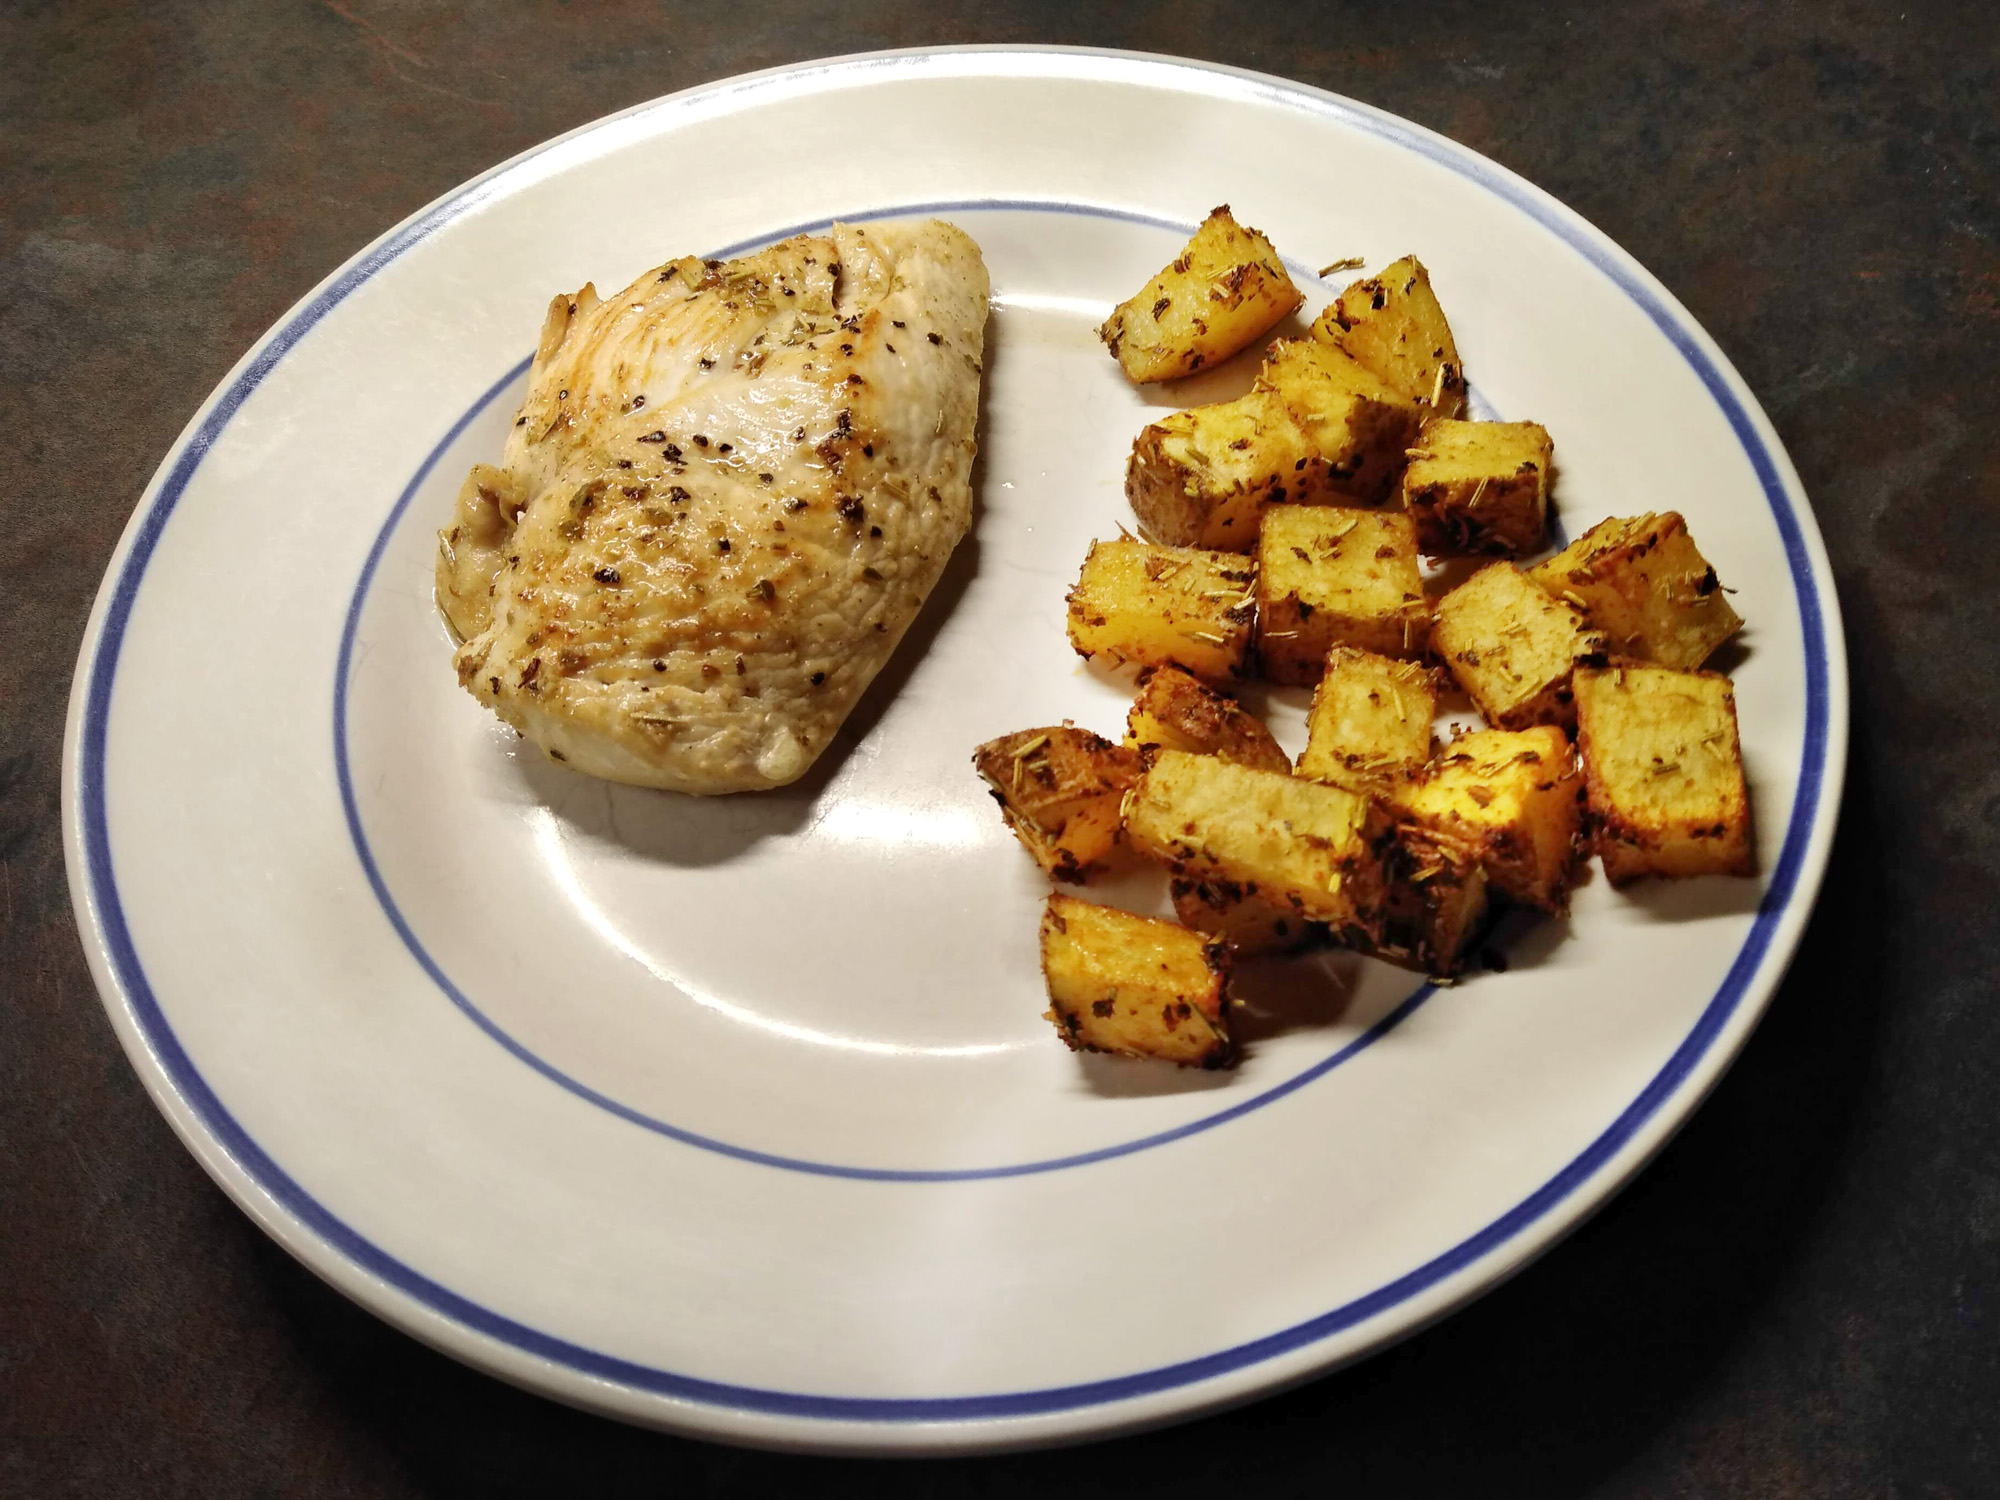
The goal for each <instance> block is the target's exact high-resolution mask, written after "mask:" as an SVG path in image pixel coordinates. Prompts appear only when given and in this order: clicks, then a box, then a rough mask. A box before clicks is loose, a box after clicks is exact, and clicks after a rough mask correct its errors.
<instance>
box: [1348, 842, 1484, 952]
mask: <svg viewBox="0 0 2000 1500" xmlns="http://www.w3.org/2000/svg"><path fill="white" fill-rule="evenodd" d="M1396 844H1397V849H1396V857H1395V858H1394V859H1393V860H1392V861H1391V867H1392V874H1391V877H1390V880H1389V899H1388V905H1387V908H1386V910H1385V911H1384V914H1383V919H1382V941H1381V942H1379V943H1377V944H1376V945H1375V947H1374V948H1373V949H1372V950H1371V951H1372V952H1373V953H1374V954H1375V955H1376V956H1377V957H1378V958H1385V959H1387V960H1388V961H1389V962H1390V963H1392V964H1398V965H1400V966H1402V967H1403V968H1406V969H1416V970H1418V971H1420V972H1421V973H1425V974H1428V975H1430V976H1431V977H1432V978H1434V979H1449V978H1450V977H1452V976H1453V975H1455V974H1457V973H1458V972H1459V970H1461V969H1463V968H1464V967H1465V959H1466V955H1467V954H1468V953H1469V952H1470V951H1471V949H1472V945H1473V943H1474V942H1476V941H1477V940H1478V937H1479V934H1480V932H1481V930H1482V929H1483V928H1484V927H1485V925H1486V914H1487V910H1488V902H1487V896H1486V889H1487V883H1488V878H1489V877H1488V876H1487V873H1486V867H1485V866H1484V865H1482V864H1481V863H1480V862H1479V858H1478V856H1477V855H1475V854H1474V853H1473V852H1472V851H1471V850H1469V849H1467V848H1465V847H1463V846H1462V845H1459V844H1457V843H1455V842H1453V841H1452V840H1449V839H1443V838H1437V837H1435V836H1433V835H1431V834H1430V833H1428V832H1427V831H1426V830H1424V829H1422V828H1419V827H1416V826H1414V825H1412V824H1404V825H1403V826H1402V827H1400V828H1398V829H1397V830H1396Z"/></svg>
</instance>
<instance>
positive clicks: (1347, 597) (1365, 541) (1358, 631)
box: [1257, 505, 1431, 683]
mask: <svg viewBox="0 0 2000 1500" xmlns="http://www.w3.org/2000/svg"><path fill="white" fill-rule="evenodd" d="M1430 629H1431V606H1430V601H1429V600H1428V599H1426V598H1425V597H1424V583H1423V575H1422V573H1421V572H1420V571H1419V570H1418V564H1417V532H1416V528H1415V527H1414V526H1412V525H1411V524H1410V518H1409V517H1408V516H1405V515H1403V514H1401V513H1400V512H1395V511H1372V510H1356V509H1353V508H1351V507H1348V506H1333V505H1280V506H1276V507H1273V508H1272V509H1271V510H1270V511H1269V512H1268V513H1267V514H1266V515H1265V517H1264V531H1263V535H1262V536H1260V537H1259V538H1258V542H1257V649H1258V654H1259V657H1260V659H1261V660H1262V662H1263V673H1264V675H1265V676H1266V677H1268V678H1269V679H1270V680H1271V681H1273V682H1292V683H1310V682H1317V681H1318V680H1319V675H1320V672H1321V670H1322V669H1323V668H1324V667H1325V665H1326V657H1327V653H1328V652H1329V651H1331V650H1332V649H1333V648H1334V647H1335V646H1359V647H1361V648H1362V649H1364V650H1368V651H1376V652H1380V653H1381V654H1382V655H1384V656H1422V655H1423V654H1424V649H1425V647H1426V645H1427V644H1428V643H1429V640H1430Z"/></svg>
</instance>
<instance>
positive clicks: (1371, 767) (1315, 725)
mask: <svg viewBox="0 0 2000 1500" xmlns="http://www.w3.org/2000/svg"><path fill="white" fill-rule="evenodd" d="M1437 699H1438V683H1437V674H1436V673H1435V672H1433V671H1432V670H1431V669H1430V668H1429V667H1425V666H1420V665H1418V664H1417V663H1416V662H1409V661H1395V660H1393V659H1391V658H1389V657H1386V656H1378V655H1377V654H1376V653H1375V652H1373V651H1359V650H1356V649H1355V648H1354V647H1352V646H1335V647H1334V648H1333V650H1332V651H1330V652H1328V653H1327V659H1326V671H1325V673H1324V674H1323V675H1322V676H1321V677H1320V680H1319V686H1318V687H1317V688H1315V689H1314V690H1313V701H1312V713H1311V715H1310V716H1309V717H1308V718H1307V720H1306V734H1307V740H1306V748H1305V749H1304V750H1303V751H1302V752H1301V753H1300V755H1299V775H1301V776H1309V777H1311V778H1312V779H1313V780H1314V781H1330V782H1332V783H1333V784H1334V785H1336V786H1344V787H1346V788H1348V789H1349V790H1350V791H1356V792H1362V793H1365V794H1366V795H1369V796H1382V795H1384V794H1385V793H1386V792H1387V790H1388V789H1389V788H1390V787H1391V786H1392V785H1394V784H1395V783H1396V782H1398V781H1403V780H1407V779H1408V778H1409V777H1411V776H1414V775H1415V774H1416V773H1417V772H1419V771H1421V770H1422V769H1423V767H1424V763H1425V762H1426V761H1428V760H1429V759H1430V758H1431V724H1432V721H1433V720H1435V719H1436V718H1437Z"/></svg>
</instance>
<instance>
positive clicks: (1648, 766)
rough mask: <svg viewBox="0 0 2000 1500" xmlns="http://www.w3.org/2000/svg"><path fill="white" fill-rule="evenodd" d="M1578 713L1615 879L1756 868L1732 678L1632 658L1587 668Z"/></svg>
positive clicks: (1592, 795)
mask: <svg viewBox="0 0 2000 1500" xmlns="http://www.w3.org/2000/svg"><path fill="white" fill-rule="evenodd" d="M1576 718H1577V748H1578V749H1579V750H1580V751H1581V752H1582V755H1583V776H1584V785H1585V787H1586V789H1587V796H1588V800H1589V806H1590V822H1591V828H1592V839H1593V842H1594V844H1595V846H1596V849H1597V852H1598V853H1599V854H1600V855H1602V856H1603V859H1604V873H1605V874H1606V875H1608V876H1610V877H1611V881H1612V883H1613V884H1614V885H1623V884H1625V883H1626V882H1627V881H1630V880H1637V879H1638V878H1639V877H1641V876H1643V875H1664V876H1669V877H1674V876H1684V875H1750V874H1753V873H1755V866H1754V864H1753V862H1752V858H1751V852H1750V794H1749V791H1748V788H1746V787H1745V785H1744V782H1743V752H1742V748H1741V746H1740V745H1739V744H1738V743H1737V738H1736V693H1735V690H1734V688H1733V687H1732V686H1731V684H1730V681H1729V679H1728V678H1727V677H1724V676H1722V675H1721V674H1720V673H1718V672H1677V671H1674V670H1673V669H1672V668H1669V667H1649V666H1626V665H1619V666H1613V667H1608V668H1604V669H1602V670H1598V671H1589V670H1586V671H1582V672H1579V673H1577V674H1576Z"/></svg>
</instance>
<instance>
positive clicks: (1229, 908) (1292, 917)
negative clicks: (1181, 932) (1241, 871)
mask: <svg viewBox="0 0 2000 1500" xmlns="http://www.w3.org/2000/svg"><path fill="white" fill-rule="evenodd" d="M1169 888H1170V889H1171V891H1172V893H1173V898H1174V915H1175V916H1177V917H1179V918H1180V920H1181V925H1182V926H1183V927H1192V928H1193V929H1194V930H1195V931H1196V932H1206V933H1209V934H1210V935H1212V936H1214V937H1218V938H1221V939H1222V941H1223V942H1225V943H1227V944H1228V945H1229V951H1230V952H1232V953H1240V954H1243V955H1245V956H1248V955H1250V954H1254V953H1290V952H1291V951H1293V950H1294V949H1296V948H1303V947H1305V946H1306V944H1308V943H1311V942H1315V941H1317V940H1319V939H1321V938H1324V937H1325V936H1326V928H1325V926H1324V925H1323V924H1321V923H1318V922H1312V921H1308V920H1307V919H1305V918H1304V917H1301V916H1300V915H1299V914H1298V912H1297V911H1295V910H1294V909H1293V907H1292V904H1291V902H1289V901H1285V900H1281V899H1273V898H1272V897H1269V896H1266V895H1265V894H1264V893H1263V892H1262V891H1260V890H1257V889H1256V888H1255V887H1247V886H1241V885H1238V884H1236V883H1235V882H1234V881H1229V880H1179V879H1176V880H1173V881H1171V882H1169Z"/></svg>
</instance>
